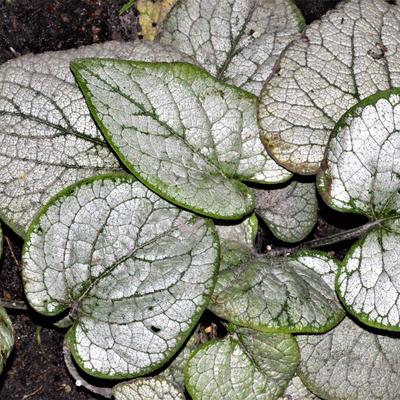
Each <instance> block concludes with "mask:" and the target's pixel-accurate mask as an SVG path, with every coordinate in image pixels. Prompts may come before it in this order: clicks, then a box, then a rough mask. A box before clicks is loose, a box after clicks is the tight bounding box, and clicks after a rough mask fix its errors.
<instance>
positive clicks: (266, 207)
mask: <svg viewBox="0 0 400 400" xmlns="http://www.w3.org/2000/svg"><path fill="white" fill-rule="evenodd" d="M254 194H255V196H256V208H255V212H256V214H257V215H258V216H259V217H260V218H262V220H263V221H264V222H265V223H266V224H267V225H268V227H269V229H271V231H272V233H273V234H274V236H276V237H277V238H278V239H280V240H283V241H285V242H289V243H294V242H299V241H300V240H303V239H304V238H305V237H306V236H307V235H308V234H309V233H310V232H311V230H312V229H313V228H314V225H315V224H316V222H317V215H318V201H317V196H316V190H315V183H301V182H297V181H292V182H290V183H289V184H288V185H285V186H284V187H282V188H280V189H270V190H265V189H254Z"/></svg>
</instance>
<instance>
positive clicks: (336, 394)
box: [297, 318, 400, 400]
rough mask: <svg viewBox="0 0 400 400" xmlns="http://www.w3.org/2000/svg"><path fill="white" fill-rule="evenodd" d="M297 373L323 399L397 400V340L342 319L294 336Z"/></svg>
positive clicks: (399, 363) (399, 377)
mask: <svg viewBox="0 0 400 400" xmlns="http://www.w3.org/2000/svg"><path fill="white" fill-rule="evenodd" d="M297 340H298V343H299V346H300V351H301V360H302V361H301V362H300V366H299V375H300V377H301V379H302V381H303V382H304V383H305V384H306V386H307V387H308V388H310V389H311V390H312V391H313V392H314V393H315V394H317V395H318V396H320V397H321V398H323V399H327V400H350V399H351V400H366V399H368V400H382V399H385V400H397V399H398V398H399V393H400V372H399V371H400V341H399V339H398V338H394V337H390V336H386V335H381V334H376V333H371V332H368V331H367V330H365V329H362V328H361V327H359V326H358V325H356V324H355V323H354V322H352V321H351V320H350V319H348V318H346V319H345V320H343V322H342V323H341V324H340V325H338V326H337V327H336V328H335V329H333V330H332V331H330V332H328V333H326V334H324V335H310V336H303V335H300V336H297Z"/></svg>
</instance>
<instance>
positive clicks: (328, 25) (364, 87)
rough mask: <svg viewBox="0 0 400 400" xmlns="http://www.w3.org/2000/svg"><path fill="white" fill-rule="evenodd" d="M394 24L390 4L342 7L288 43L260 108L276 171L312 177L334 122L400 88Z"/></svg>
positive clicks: (396, 8) (361, 0)
mask: <svg viewBox="0 0 400 400" xmlns="http://www.w3.org/2000/svg"><path fill="white" fill-rule="evenodd" d="M399 19H400V4H398V2H396V1H387V0H350V1H343V2H341V3H340V4H339V5H338V7H337V8H336V9H335V10H332V11H330V12H328V13H327V14H326V15H325V16H323V17H322V19H321V20H320V21H315V22H313V23H312V24H311V25H309V26H308V27H307V28H306V29H305V31H304V34H303V36H302V37H301V38H299V39H296V40H295V41H294V42H293V43H292V44H291V45H289V47H288V49H287V50H286V51H285V52H284V53H283V55H282V56H281V58H280V60H279V63H278V65H277V66H276V68H275V71H274V74H273V76H272V77H271V79H269V81H268V82H267V83H266V85H265V86H264V88H263V91H262V94H261V101H260V108H259V119H260V123H261V127H262V129H263V131H262V139H263V141H264V143H265V144H266V145H267V146H268V148H269V151H270V153H271V154H272V155H273V157H274V158H275V159H276V160H277V161H278V162H279V163H280V164H281V165H283V166H285V167H286V168H288V169H290V170H292V171H295V172H298V173H301V174H315V173H316V172H317V170H318V168H319V166H320V163H321V161H322V159H323V156H324V151H325V147H326V145H327V143H328V139H329V135H330V133H331V131H332V129H333V128H334V127H335V124H336V122H337V121H338V120H339V119H340V117H341V116H342V115H343V114H344V113H345V112H346V111H347V110H348V109H349V108H350V107H352V106H354V105H355V104H357V103H358V102H359V101H360V100H361V99H364V98H365V97H368V96H371V95H373V94H374V93H376V92H378V91H383V90H387V89H390V88H392V87H396V86H400V67H399V65H400V52H399V51H398V40H397V38H398V37H399V35H400V26H399V23H398V21H399Z"/></svg>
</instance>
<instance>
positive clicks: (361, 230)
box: [266, 220, 383, 257]
mask: <svg viewBox="0 0 400 400" xmlns="http://www.w3.org/2000/svg"><path fill="white" fill-rule="evenodd" d="M382 222H383V220H379V221H373V222H368V223H367V224H365V225H361V226H358V227H357V228H353V229H349V230H347V231H343V232H338V233H335V234H333V235H330V236H326V237H323V238H320V239H313V240H309V241H308V242H304V243H301V244H299V245H298V246H295V247H292V248H286V247H283V248H276V249H273V250H271V251H268V252H267V253H266V256H268V257H279V256H289V255H291V254H293V253H296V252H297V251H299V250H305V249H316V248H318V247H323V246H328V245H331V244H335V243H339V242H343V241H345V240H351V239H357V238H359V237H360V236H362V235H364V234H366V233H368V232H369V231H370V230H371V229H373V228H375V227H376V226H378V225H380V224H381V223H382Z"/></svg>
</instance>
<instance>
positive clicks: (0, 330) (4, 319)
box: [0, 306, 14, 374]
mask: <svg viewBox="0 0 400 400" xmlns="http://www.w3.org/2000/svg"><path fill="white" fill-rule="evenodd" d="M13 347H14V330H13V327H12V324H11V321H10V318H9V317H8V315H7V312H6V310H5V309H4V308H3V307H1V306H0V374H1V372H2V371H3V368H4V365H5V364H6V361H7V358H8V357H9V355H10V353H11V351H12V349H13Z"/></svg>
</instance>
